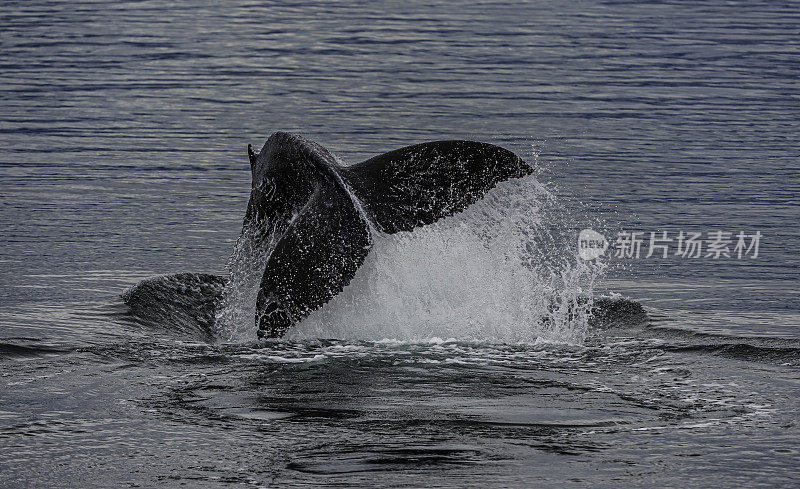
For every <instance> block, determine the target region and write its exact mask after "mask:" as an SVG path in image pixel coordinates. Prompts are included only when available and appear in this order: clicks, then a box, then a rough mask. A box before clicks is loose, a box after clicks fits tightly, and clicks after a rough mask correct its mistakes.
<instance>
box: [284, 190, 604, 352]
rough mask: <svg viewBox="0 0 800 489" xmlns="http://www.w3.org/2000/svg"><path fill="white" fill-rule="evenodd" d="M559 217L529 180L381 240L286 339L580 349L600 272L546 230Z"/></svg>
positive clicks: (565, 238) (565, 241) (379, 237)
mask: <svg viewBox="0 0 800 489" xmlns="http://www.w3.org/2000/svg"><path fill="white" fill-rule="evenodd" d="M559 215H560V212H559V210H558V208H557V203H556V201H555V198H554V197H553V195H552V194H551V193H550V192H548V191H547V190H546V189H545V188H544V187H543V186H541V185H540V184H539V183H538V182H537V181H536V180H535V179H534V178H532V177H529V178H526V179H521V180H514V181H509V182H505V183H503V184H501V185H500V186H498V188H496V189H494V190H492V191H491V192H489V193H488V194H487V195H486V197H485V198H484V199H482V200H481V201H480V202H479V203H477V204H475V205H473V206H471V207H470V208H468V209H467V210H466V211H465V212H463V213H460V214H458V215H456V216H453V217H450V218H447V219H443V220H440V221H438V222H437V223H434V224H432V225H429V226H426V227H424V228H418V229H416V230H414V231H413V232H402V233H397V234H394V235H391V236H387V235H377V236H376V237H375V245H374V248H373V250H372V251H371V252H370V254H369V255H368V256H367V259H366V260H365V262H364V264H363V265H362V266H361V268H360V269H359V270H358V271H357V272H356V275H355V277H354V278H353V280H352V282H351V283H350V285H349V286H348V287H346V288H345V290H344V291H342V292H341V293H340V294H339V295H337V296H336V297H334V298H333V299H332V300H331V301H330V302H329V303H328V304H327V305H325V306H324V307H323V308H322V309H320V310H317V311H315V312H314V313H312V314H311V315H310V316H309V317H308V318H307V319H305V320H304V321H302V322H301V323H300V324H298V325H297V326H295V327H294V328H292V329H291V330H290V331H289V333H288V334H287V338H290V339H308V338H340V339H360V340H379V339H382V338H393V339H398V340H414V341H416V340H423V339H425V338H432V337H443V338H457V339H471V340H475V339H478V340H482V339H489V340H495V341H504V342H506V341H510V342H516V341H530V342H535V341H541V340H547V341H557V342H567V343H580V342H582V341H583V338H584V336H585V334H586V328H587V325H588V319H589V310H590V309H591V306H592V303H591V297H592V290H593V287H594V282H595V280H596V279H597V278H598V277H599V276H600V275H601V274H602V268H603V267H602V265H600V264H598V263H591V262H583V261H580V260H578V259H577V257H576V256H575V250H574V248H573V247H572V246H571V240H570V239H569V236H563V233H562V232H561V231H560V229H554V228H551V223H552V221H551V218H555V219H558V218H559ZM587 299H588V300H587Z"/></svg>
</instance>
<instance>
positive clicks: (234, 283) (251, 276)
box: [214, 226, 283, 342]
mask: <svg viewBox="0 0 800 489" xmlns="http://www.w3.org/2000/svg"><path fill="white" fill-rule="evenodd" d="M282 234H283V233H282V231H280V230H279V231H277V232H275V231H269V230H267V231H264V230H259V229H256V228H255V227H253V226H245V227H244V228H243V229H242V234H241V235H240V236H239V239H238V240H236V246H235V247H234V249H233V253H232V254H231V257H230V260H229V261H228V282H227V284H225V288H224V289H223V291H222V299H221V301H220V304H219V306H217V313H216V317H215V321H214V327H215V330H216V331H215V333H216V336H217V338H219V339H220V340H222V341H231V342H239V341H251V340H254V339H255V338H256V326H255V314H256V298H257V297H258V287H259V285H260V284H261V276H262V275H263V273H264V268H266V266H267V259H268V258H269V256H270V254H271V253H272V250H274V249H275V245H277V243H278V240H279V239H280V237H281V236H282Z"/></svg>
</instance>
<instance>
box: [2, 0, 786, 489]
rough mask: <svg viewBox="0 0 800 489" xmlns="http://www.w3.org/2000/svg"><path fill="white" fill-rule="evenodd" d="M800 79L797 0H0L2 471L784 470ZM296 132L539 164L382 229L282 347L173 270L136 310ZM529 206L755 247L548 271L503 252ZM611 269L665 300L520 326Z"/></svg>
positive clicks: (604, 481) (613, 290)
mask: <svg viewBox="0 0 800 489" xmlns="http://www.w3.org/2000/svg"><path fill="white" fill-rule="evenodd" d="M798 80H800V9H798V5H797V4H795V3H792V2H716V1H714V2H698V3H689V2H674V3H673V2H658V3H652V4H646V5H642V4H636V3H627V2H582V1H580V2H572V3H569V4H563V5H558V4H557V3H553V2H533V3H522V4H510V3H507V2H502V3H501V2H497V3H494V2H481V3H454V2H429V3H424V4H423V3H417V2H353V3H340V2H318V3H315V2H303V3H297V4H294V3H264V4H262V3H259V2H245V1H221V2H203V1H197V2H188V1H176V2H170V3H169V4H167V3H162V2H150V1H122V2H105V1H93V2H58V1H53V2H39V1H29V2H28V1H26V2H2V10H0V107H1V109H0V229H2V232H0V486H3V487H120V486H123V487H124V486H131V487H152V486H177V485H186V486H190V487H229V486H230V487H237V486H242V487H245V486H256V487H261V486H270V485H280V486H288V487H292V486H303V485H306V486H342V487H352V486H370V487H371V486H433V485H437V486H452V487H484V486H533V485H538V486H544V487H563V486H590V485H591V486H601V487H607V486H616V487H620V486H623V487H625V486H656V487H681V488H683V487H708V486H709V485H714V486H720V487H722V486H724V487H742V486H746V487H755V486H764V487H780V486H783V487H791V486H794V485H796V484H797V479H798V478H800V470H798V466H800V445H798V442H797V440H798V436H800V431H798V422H800V412H799V411H800V408H798V406H799V404H798V395H800V370H798V368H799V367H800V327H799V326H800V295H799V294H798V292H797V286H798V278H799V277H798V271H799V268H798V267H799V266H800V258H798V253H797V248H796V246H797V242H798V238H800V224H798V219H797V216H798V211H799V210H800V179H798V177H800V145H798V142H797V135H798V134H800V83H799V82H798ZM278 130H284V131H291V132H296V133H299V134H302V135H304V136H306V137H308V138H311V139H313V140H315V141H318V142H319V143H320V144H322V145H324V146H326V147H327V148H329V149H330V150H331V151H333V152H334V153H335V154H336V155H337V156H339V157H340V158H341V159H342V160H344V161H345V162H348V163H354V162H358V161H361V160H363V159H366V158H368V157H370V156H372V155H375V154H378V153H382V152H385V151H388V150H391V149H395V148H398V147H401V146H405V145H409V144H414V143H418V142H422V141H430V140H440V139H477V140H482V141H486V142H490V143H494V144H498V145H501V146H503V147H506V148H508V149H511V150H513V151H515V152H516V153H518V154H520V155H521V156H523V158H525V159H526V160H527V161H529V162H531V163H532V164H533V165H534V166H535V167H536V174H535V178H533V179H530V180H528V181H526V182H525V183H524V185H525V186H527V187H526V188H527V190H525V189H522V190H520V189H519V188H518V187H513V186H505V187H501V188H498V189H496V191H493V192H494V193H493V194H492V195H490V197H491V198H490V199H488V200H487V202H485V203H484V204H482V205H483V207H481V206H478V207H477V208H476V209H475V210H473V211H472V212H469V213H467V214H464V215H462V216H456V217H455V218H452V219H448V220H445V221H446V222H442V223H441V224H437V225H435V226H432V227H431V228H430V229H427V228H426V229H423V230H421V231H420V232H419V233H413V235H412V236H410V237H409V236H405V237H399V238H392V239H384V240H383V241H381V243H380V246H378V247H377V248H376V250H375V251H373V253H372V255H371V257H374V258H371V261H369V262H368V263H367V264H366V265H365V271H364V272H363V273H362V274H361V275H359V276H357V278H356V279H355V280H354V283H353V284H351V286H350V287H349V288H348V289H347V290H345V292H344V293H343V295H342V297H341V298H337V299H336V300H335V301H334V302H333V303H331V304H329V306H326V308H323V311H321V312H320V314H317V315H316V316H313V317H311V318H309V320H308V321H306V322H305V323H303V324H301V325H300V326H298V328H297V329H296V331H293V332H292V333H291V334H290V335H289V337H288V339H286V340H283V341H271V342H267V343H259V342H257V341H256V340H255V332H254V330H253V327H252V323H251V321H252V318H251V317H248V318H247V321H244V322H242V323H240V324H238V323H237V324H234V325H228V326H227V327H226V328H227V329H225V330H224V331H221V332H217V334H214V335H209V334H208V332H207V331H206V330H205V329H204V328H203V327H201V325H198V323H197V322H196V321H195V320H194V319H193V316H192V317H190V316H191V314H189V316H187V314H188V313H187V312H186V311H191V310H192V309H191V308H188V309H187V308H186V307H185V305H184V306H182V307H177V306H175V305H174V301H173V302H172V303H170V300H172V299H174V297H173V296H169V290H168V291H166V292H163V295H160V296H158V297H157V300H156V301H155V303H157V304H160V305H161V306H162V308H161V309H159V308H158V307H155V306H153V307H150V308H149V309H147V311H148V314H150V316H148V317H146V318H143V317H133V316H131V315H130V314H129V313H128V306H127V305H126V304H125V303H124V302H123V300H122V298H121V294H122V293H123V291H124V290H125V289H126V288H127V287H130V286H133V285H135V284H137V283H138V282H139V281H140V280H142V279H145V278H147V277H152V276H156V275H162V274H174V273H179V272H196V273H200V272H202V273H211V274H216V275H227V274H228V271H227V263H228V260H229V258H230V256H231V253H232V252H233V250H234V244H235V242H236V239H237V236H238V235H239V232H240V229H241V219H242V217H243V215H244V210H245V206H246V203H247V199H248V196H249V188H250V172H249V170H248V162H247V156H246V152H245V147H246V145H247V144H248V143H252V144H253V145H254V146H257V147H260V146H261V145H262V144H263V142H264V140H265V139H266V138H267V137H268V136H269V135H270V134H271V133H273V132H275V131H278ZM533 201H535V202H533ZM509 208H512V209H516V211H514V212H507V211H506V210H504V209H509ZM509 223H510V224H509ZM517 223H521V224H522V225H524V226H528V225H530V226H533V227H534V228H535V229H540V228H547V229H551V230H553V232H554V234H558V235H564V236H568V237H570V238H569V241H568V243H567V242H566V241H563V242H561V241H558V240H555V241H553V243H551V246H552V247H553V249H550V250H543V251H542V253H541V254H540V255H537V256H540V257H542V258H541V260H542V261H543V262H544V261H545V259H544V257H549V255H550V254H555V255H559V256H565V255H566V256H569V255H571V254H574V253H575V252H576V251H577V243H576V240H577V233H578V231H580V230H581V229H584V228H592V229H595V230H597V231H600V232H602V233H603V234H604V235H605V236H606V237H607V238H608V239H610V240H611V241H612V242H613V241H614V238H615V237H616V236H618V233H620V232H625V231H641V232H643V233H644V236H645V239H646V240H647V239H649V235H650V232H655V233H659V234H660V233H662V232H665V231H666V232H668V233H669V236H671V237H677V235H678V233H679V232H680V231H685V232H701V233H702V234H703V236H704V237H705V236H707V235H708V233H713V232H716V231H726V232H731V233H732V234H733V235H734V236H735V235H736V234H737V233H739V232H745V233H747V234H751V233H755V232H760V233H761V241H760V248H759V254H758V257H756V258H753V257H752V256H745V257H743V258H742V259H739V258H737V257H736V256H735V255H734V256H732V257H730V258H724V257H722V258H720V259H716V260H715V259H713V258H711V257H706V256H704V255H705V253H704V255H703V256H701V257H700V258H695V259H692V258H683V257H680V256H675V255H674V254H671V255H670V256H669V257H668V258H658V257H656V256H651V257H650V258H645V257H644V255H645V253H646V248H645V249H644V250H645V253H643V254H642V257H640V258H639V259H635V258H630V259H623V258H616V257H614V256H613V253H612V252H611V251H610V252H609V253H607V254H606V256H605V258H604V259H603V263H605V264H606V267H605V269H604V270H602V271H600V270H598V269H592V270H589V271H586V270H583V271H582V272H581V271H580V270H581V269H580V266H578V265H576V266H578V267H579V270H578V272H576V274H575V275H574V276H573V275H570V277H573V278H567V279H564V280H563V282H562V283H560V285H557V286H554V287H550V286H548V284H547V283H546V280H545V281H538V279H537V277H531V276H529V275H527V274H526V273H523V272H520V271H519V269H518V267H516V266H509V265H508V264H507V263H505V262H503V261H502V260H500V261H495V259H496V255H497V253H499V252H500V251H502V249H504V248H503V246H505V245H506V244H508V243H509V242H510V243H511V244H512V245H513V244H514V241H513V240H514V239H519V234H518V233H517V234H514V233H513V232H511V231H510V229H512V230H513V229H517V227H519V226H517V227H515V224H517ZM524 226H522V227H524ZM471 229H479V230H482V231H484V234H485V235H486V236H489V238H490V239H492V240H494V241H492V243H493V244H492V245H491V246H489V247H488V248H484V247H483V245H482V244H481V242H478V241H474V240H473V238H474V236H473V235H472V234H470V232H471V231H469V230H471ZM531 229H532V228H531ZM465 230H467V231H465ZM517 230H518V229H517ZM509 233H510V234H509ZM509 240H510V241H509ZM734 242H735V237H734ZM556 243H560V244H556ZM732 247H733V244H732V245H731V248H732ZM672 250H674V248H673V249H672ZM540 251H541V250H540ZM673 253H674V251H673ZM576 260H577V259H576ZM576 263H580V262H576ZM582 265H585V263H584V264H582ZM582 265H581V266H582ZM592 281H595V282H592ZM165 283H167V284H170V283H172V282H169V281H166V282H165ZM173 285H174V284H173ZM190 285H191V284H190ZM175 287H177V288H180V287H183V289H181V290H183V291H184V292H185V291H186V290H189V291H190V292H191V291H192V290H200V289H199V288H196V287H199V285H196V284H195V285H192V286H189V285H187V283H183V282H182V283H180V284H178V286H175ZM204 293H207V291H206V292H204ZM592 294H594V295H595V296H597V297H600V296H601V295H602V296H609V295H610V296H612V297H617V296H616V295H614V294H622V295H623V296H626V297H628V298H629V299H630V300H633V301H636V302H638V303H639V304H641V305H642V306H644V309H645V311H646V313H647V316H646V317H645V316H643V315H642V314H641V313H640V311H638V309H636V308H635V307H633V306H631V307H630V308H628V309H630V310H628V309H626V308H625V307H622V306H625V305H631V303H630V302H624V301H616V302H614V301H611V302H612V303H614V304H617V306H616V307H612V309H611V310H610V312H608V313H607V314H605V315H604V316H603V315H601V316H602V317H598V318H596V319H595V320H593V321H591V323H590V324H587V323H586V322H585V321H584V320H583V319H585V318H583V319H582V318H574V317H573V316H572V315H569V314H560V315H559V314H558V311H556V313H554V314H552V315H551V317H550V319H549V320H548V321H546V322H536V321H531V320H530V319H531V317H535V316H536V314H537V313H538V312H541V310H542V309H541V307H540V306H541V305H542V304H545V303H547V302H548V301H551V300H553V299H554V298H555V299H559V298H564V297H567V296H577V295H581V296H586V295H590V296H591V295H592ZM159 301H160V302H159ZM170 304H172V305H170ZM531 304H533V305H531ZM620 304H621V305H620ZM244 306H246V304H245V305H244ZM148 307H149V306H148ZM537 307H539V309H537ZM545 309H546V307H545ZM626 310H627V311H628V312H631V311H633V314H625V311H626ZM531 311H533V312H531Z"/></svg>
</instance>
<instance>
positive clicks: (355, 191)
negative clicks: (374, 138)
mask: <svg viewBox="0 0 800 489" xmlns="http://www.w3.org/2000/svg"><path fill="white" fill-rule="evenodd" d="M248 156H249V158H250V163H251V169H252V173H253V184H252V190H251V192H250V201H249V203H248V207H247V213H246V215H245V219H244V228H243V233H244V232H245V230H246V229H248V228H249V229H250V230H251V231H252V229H255V230H256V232H257V234H258V235H259V236H261V237H262V238H263V239H271V240H275V243H276V244H275V246H274V248H272V251H271V253H270V255H269V257H268V259H267V262H266V267H265V270H264V274H263V276H262V279H261V285H260V288H259V293H258V299H257V303H256V324H257V326H258V335H259V337H261V338H263V337H270V338H272V337H280V336H282V335H283V334H284V333H285V332H286V330H287V329H289V328H290V327H291V326H292V325H294V324H296V323H297V322H299V321H300V320H302V319H303V318H305V317H306V316H308V314H310V313H311V312H312V311H314V310H316V309H318V308H320V307H322V306H323V305H324V304H325V303H326V302H328V301H329V300H330V299H331V298H332V297H333V296H334V295H336V294H338V293H339V292H341V290H342V289H343V288H344V287H346V286H347V284H349V283H350V280H351V279H352V278H353V276H354V275H355V272H356V270H357V269H358V267H359V266H361V264H362V262H363V261H364V258H365V257H366V256H367V254H368V253H369V251H370V248H371V247H372V234H371V233H372V231H371V229H372V228H373V227H374V228H376V229H377V230H378V231H381V232H385V233H396V232H399V231H410V230H412V229H414V228H415V227H418V226H423V225H426V224H431V223H433V222H435V221H436V220H438V219H440V218H442V217H446V216H449V215H452V214H454V213H456V212H459V211H461V210H463V209H464V208H466V207H467V206H468V205H470V204H472V203H474V202H476V201H477V200H478V199H480V198H481V197H482V196H483V195H484V194H485V193H486V192H487V191H489V190H490V189H491V188H492V187H494V186H495V185H497V184H498V183H499V182H502V181H504V180H508V179H509V178H519V177H523V176H525V175H528V174H530V173H532V172H533V170H532V169H531V167H530V166H529V165H528V164H527V163H526V162H524V161H523V160H522V159H521V158H520V157H518V156H517V155H515V154H514V153H512V152H511V151H508V150H506V149H504V148H501V147H498V146H494V145H491V144H486V143H480V142H475V141H436V142H430V143H423V144H417V145H414V146H408V147H405V148H401V149H398V150H395V151H391V152H388V153H385V154H382V155H379V156H376V157H374V158H371V159H369V160H366V161H364V162H361V163H358V164H355V165H353V166H350V167H341V166H339V165H338V163H337V162H336V159H335V158H334V157H333V155H332V154H331V153H330V152H329V151H328V150H326V149H325V148H323V147H322V146H320V145H318V144H317V143H314V142H313V141H309V140H307V139H304V138H302V137H300V136H296V135H293V134H289V133H285V132H278V133H275V134H273V135H272V136H270V138H269V139H268V140H267V142H266V143H265V144H264V147H263V148H262V150H261V152H260V153H258V154H256V153H255V152H254V151H253V149H252V147H251V146H249V145H248ZM355 198H357V200H355Z"/></svg>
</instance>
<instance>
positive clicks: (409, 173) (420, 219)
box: [340, 141, 533, 233]
mask: <svg viewBox="0 0 800 489" xmlns="http://www.w3.org/2000/svg"><path fill="white" fill-rule="evenodd" d="M340 171H341V172H342V173H343V174H344V176H345V179H346V180H347V181H348V182H349V183H350V186H351V187H352V188H353V190H354V191H355V193H356V195H357V196H358V198H359V199H360V200H361V201H362V202H363V203H364V204H365V206H366V208H367V210H368V211H369V214H370V218H371V219H372V220H373V222H374V223H375V224H377V225H378V226H379V227H380V228H381V230H382V231H384V232H386V233H395V232H397V231H410V230H412V229H414V228H415V227H418V226H423V225H425V224H431V223H433V222H435V221H436V220H437V219H440V218H442V217H446V216H450V215H452V214H454V213H456V212H459V211H461V210H464V208H466V207H467V206H468V205H470V204H473V203H474V202H476V201H477V200H478V199H480V198H481V197H483V195H484V194H485V193H486V192H488V191H489V190H490V189H491V188H492V187H494V186H495V185H497V184H498V183H499V182H502V181H504V180H508V179H509V178H519V177H523V176H525V175H529V174H530V173H532V172H533V170H532V169H531V167H530V166H528V164H527V163H525V162H524V161H522V159H521V158H520V157H519V156H517V155H516V154H514V153H512V152H511V151H509V150H507V149H504V148H501V147H499V146H494V145H492V144H487V143H479V142H476V141H435V142H430V143H422V144H416V145H414V146H407V147H405V148H400V149H397V150H394V151H390V152H388V153H384V154H382V155H378V156H375V157H374V158H370V159H368V160H366V161H363V162H361V163H358V164H355V165H353V166H350V167H346V168H342V169H341V170H340Z"/></svg>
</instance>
